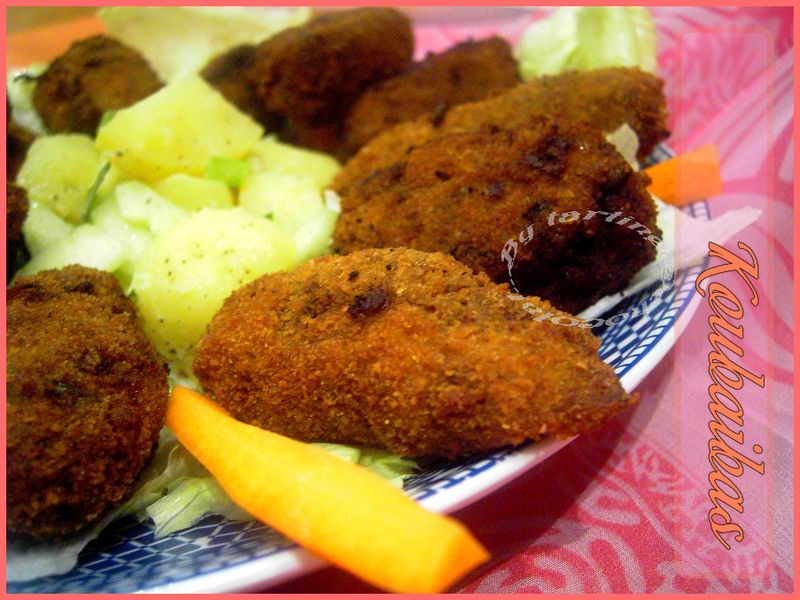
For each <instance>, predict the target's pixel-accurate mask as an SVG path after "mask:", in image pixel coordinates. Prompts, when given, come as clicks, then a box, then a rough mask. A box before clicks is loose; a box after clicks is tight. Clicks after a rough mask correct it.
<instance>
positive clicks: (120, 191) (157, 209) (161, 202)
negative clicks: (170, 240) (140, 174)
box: [114, 181, 190, 235]
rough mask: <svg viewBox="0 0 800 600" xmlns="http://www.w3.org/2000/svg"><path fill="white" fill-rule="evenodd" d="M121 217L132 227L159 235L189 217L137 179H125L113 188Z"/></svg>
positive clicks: (185, 212) (186, 212)
mask: <svg viewBox="0 0 800 600" xmlns="http://www.w3.org/2000/svg"><path fill="white" fill-rule="evenodd" d="M114 195H115V196H116V198H117V206H118V207H119V212H120V214H121V215H122V218H123V219H125V221H126V222H127V223H129V224H130V225H133V226H134V227H140V228H142V229H146V230H148V231H151V232H153V233H154V234H156V235H159V234H161V233H163V232H165V231H167V230H169V229H172V228H173V227H175V225H177V224H178V223H180V222H181V221H185V220H186V219H187V218H189V214H190V213H189V212H188V211H185V210H183V209H182V208H181V207H179V206H176V205H174V204H173V203H172V202H170V201H169V200H166V199H165V198H162V197H161V196H159V195H158V194H157V193H156V192H154V191H153V190H152V189H151V188H150V187H148V186H146V185H145V184H143V183H141V182H139V181H126V182H125V183H121V184H119V185H118V186H117V187H116V189H115V190H114Z"/></svg>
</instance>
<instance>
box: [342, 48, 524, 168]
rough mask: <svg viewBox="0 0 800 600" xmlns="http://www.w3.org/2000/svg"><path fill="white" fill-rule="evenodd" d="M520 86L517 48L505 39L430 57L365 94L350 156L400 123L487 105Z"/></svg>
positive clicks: (351, 131) (355, 114)
mask: <svg viewBox="0 0 800 600" xmlns="http://www.w3.org/2000/svg"><path fill="white" fill-rule="evenodd" d="M519 82H520V79H519V68H518V66H517V61H515V60H514V57H513V56H512V54H511V47H510V46H509V45H508V42H507V41H505V40H504V39H502V38H499V37H491V38H488V39H485V40H480V41H471V40H470V41H467V42H462V43H460V44H456V45H455V46H453V47H452V48H450V49H449V50H446V51H445V52H442V53H439V54H429V55H428V56H427V57H426V58H425V60H423V61H422V62H419V63H415V64H413V65H412V66H411V67H410V68H409V69H408V70H407V71H405V72H404V73H401V74H400V75H397V76H395V77H392V78H389V79H386V80H384V81H382V82H380V83H379V84H377V85H376V86H374V87H372V88H371V89H369V90H367V91H366V92H364V94H362V95H361V97H360V98H359V99H358V101H357V102H356V104H355V106H353V109H352V110H351V111H350V114H349V115H348V117H347V121H346V122H345V139H346V144H347V149H348V152H349V153H351V154H352V153H354V152H355V151H357V150H358V149H359V148H360V147H361V146H363V145H364V144H365V143H367V142H368V141H369V140H370V139H372V138H373V137H375V136H376V135H377V134H379V133H380V132H381V131H383V130H385V129H388V128H390V127H392V126H394V125H397V124H398V123H402V122H403V121H411V120H414V119H416V118H418V117H421V116H423V115H427V114H436V112H437V111H440V112H441V111H446V110H447V109H449V108H451V107H453V106H456V105H458V104H463V103H464V102H471V101H474V100H481V99H483V98H486V97H487V96H490V95H492V94H494V93H496V92H498V91H500V90H505V89H508V88H511V87H514V86H515V85H517V84H518V83H519Z"/></svg>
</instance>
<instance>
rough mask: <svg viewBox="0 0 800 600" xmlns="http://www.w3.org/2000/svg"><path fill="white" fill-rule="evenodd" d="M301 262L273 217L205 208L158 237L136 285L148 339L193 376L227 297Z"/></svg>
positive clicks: (144, 258) (139, 265)
mask: <svg viewBox="0 0 800 600" xmlns="http://www.w3.org/2000/svg"><path fill="white" fill-rule="evenodd" d="M296 262H297V261H296V255H295V249H294V243H293V242H292V239H291V238H290V237H289V236H288V235H287V234H286V233H284V232H283V231H282V230H281V228H280V227H278V226H277V225H276V224H275V223H272V222H270V221H268V220H266V219H261V218H257V217H255V216H253V215H250V214H248V213H246V212H244V211H242V210H239V209H228V210H219V209H203V210H201V211H199V212H197V213H194V214H193V215H192V216H191V217H189V219H187V220H186V221H184V222H183V223H181V224H179V225H178V226H177V227H175V228H173V229H171V230H169V231H167V232H165V233H164V234H162V235H160V236H159V237H157V238H156V239H155V240H154V241H153V243H152V244H151V245H150V246H149V247H148V248H147V249H146V250H145V252H144V254H142V256H141V258H140V259H139V261H138V262H137V264H136V269H135V271H134V275H133V281H132V285H131V287H132V288H133V291H134V293H135V296H136V299H137V305H138V306H139V310H140V312H141V314H142V318H143V321H144V325H145V331H146V332H147V334H148V335H149V336H150V339H151V340H152V341H153V343H154V344H155V346H156V348H157V349H158V351H159V352H160V353H161V354H162V356H164V357H165V358H166V359H167V360H169V361H170V362H172V363H173V364H174V365H176V366H177V367H178V368H179V369H180V370H182V372H183V374H189V373H190V372H191V365H192V361H193V356H194V347H195V344H196V343H197V342H198V340H199V339H200V337H201V336H202V335H203V332H204V331H205V328H206V326H207V325H208V323H209V322H210V321H211V318H212V317H213V316H214V314H215V313H216V311H217V310H218V309H219V308H220V306H222V302H223V301H224V300H225V298H226V297H227V296H228V295H229V294H230V293H231V292H232V291H234V290H235V289H237V288H239V287H240V286H242V285H244V284H245V283H248V282H249V281H252V280H253V279H255V278H256V277H259V276H260V275H262V274H264V273H270V272H273V271H279V270H282V269H289V268H292V267H294V266H295V264H296Z"/></svg>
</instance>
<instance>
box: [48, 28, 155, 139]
mask: <svg viewBox="0 0 800 600" xmlns="http://www.w3.org/2000/svg"><path fill="white" fill-rule="evenodd" d="M160 87H161V82H160V81H159V79H158V76H157V75H156V73H155V72H154V71H153V69H152V68H151V67H150V65H148V64H147V62H146V61H145V59H144V58H142V56H141V55H140V54H139V53H138V52H136V51H135V50H133V49H132V48H129V47H128V46H125V45H124V44H122V43H120V42H118V41H117V40H115V39H113V38H110V37H108V36H104V35H95V36H92V37H90V38H86V39H84V40H81V41H79V42H76V43H74V44H72V46H70V48H69V49H68V50H67V51H66V52H65V53H64V54H63V55H61V56H60V57H59V58H57V59H56V60H54V61H53V62H52V64H51V65H50V66H49V67H48V69H47V71H45V72H44V73H43V74H42V75H41V77H39V79H38V83H37V84H36V89H35V91H34V93H33V104H34V106H35V107H36V110H37V111H39V114H40V115H41V116H42V120H43V121H44V124H45V126H46V127H47V129H48V130H49V131H50V133H67V132H75V133H86V134H89V135H94V134H95V132H96V131H97V126H98V125H99V124H100V119H101V117H102V116H103V113H104V112H105V111H108V110H118V109H121V108H127V107H128V106H130V105H132V104H134V103H136V102H138V101H139V100H142V99H143V98H145V97H147V96H149V95H150V94H152V93H153V92H155V91H157V90H158V89H159V88H160Z"/></svg>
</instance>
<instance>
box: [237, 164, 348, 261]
mask: <svg viewBox="0 0 800 600" xmlns="http://www.w3.org/2000/svg"><path fill="white" fill-rule="evenodd" d="M239 206H241V207H242V208H243V209H244V210H246V211H248V212H250V213H252V214H254V215H256V216H259V217H264V218H266V219H270V220H272V221H274V222H275V223H277V224H278V225H279V226H281V227H282V228H283V229H284V230H285V231H286V232H288V233H289V234H290V235H292V237H293V238H294V240H295V244H296V247H297V254H298V258H299V259H300V260H307V259H310V258H314V257H315V256H319V255H320V254H323V253H324V252H325V251H326V250H327V248H328V245H329V243H330V239H331V235H333V229H334V226H335V225H336V219H337V217H338V213H335V212H334V211H332V210H330V209H328V208H327V206H326V205H325V202H324V200H323V197H322V193H321V192H320V191H319V189H318V188H317V185H316V183H315V182H314V180H313V179H311V178H310V177H307V176H298V175H284V174H279V173H265V172H262V173H256V174H254V175H251V176H250V177H248V178H247V179H246V180H245V182H244V184H243V185H242V189H241V190H240V191H239Z"/></svg>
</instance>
